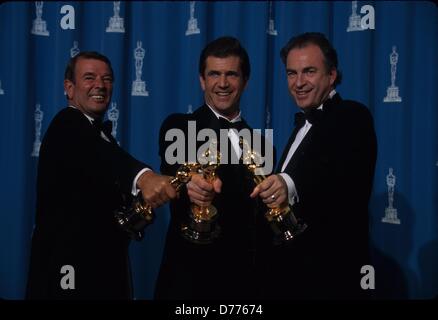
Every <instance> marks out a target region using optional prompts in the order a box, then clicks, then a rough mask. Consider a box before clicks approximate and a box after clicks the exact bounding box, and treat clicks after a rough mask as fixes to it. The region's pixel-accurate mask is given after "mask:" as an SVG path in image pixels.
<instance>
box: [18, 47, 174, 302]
mask: <svg viewBox="0 0 438 320" xmlns="http://www.w3.org/2000/svg"><path fill="white" fill-rule="evenodd" d="M113 80H114V75H113V70H112V67H111V63H110V61H109V59H108V58H107V57H105V56H103V55H101V54H99V53H97V52H82V53H79V54H78V55H77V56H75V57H74V58H72V59H71V60H70V62H69V64H68V65H67V68H66V71H65V77H64V89H65V92H66V95H67V100H68V107H66V108H64V109H62V110H61V111H60V112H59V113H58V114H57V115H56V116H55V117H54V119H53V120H52V122H51V124H50V126H49V128H48V129H47V132H46V134H45V136H44V139H43V141H42V144H41V149H40V158H39V163H38V178H37V205H36V221H35V229H34V231H33V236H32V249H31V257H30V267H29V277H28V286H27V293H26V297H27V298H29V299H129V298H131V297H132V290H131V276H130V268H129V258H128V245H129V237H128V233H127V232H126V231H125V230H123V229H122V228H121V227H120V226H119V225H118V223H117V222H116V219H115V217H114V211H115V210H116V209H118V208H119V207H120V206H121V205H122V204H124V201H123V199H124V198H125V199H126V198H127V197H128V196H133V195H135V194H136V193H137V192H138V191H141V193H142V196H143V199H144V200H145V202H146V203H148V204H150V205H151V206H152V207H153V208H155V207H158V206H160V205H162V204H164V203H165V202H166V201H168V200H170V199H172V198H174V197H175V196H176V193H175V190H174V189H173V187H172V186H171V185H170V183H169V177H166V176H161V175H159V174H156V173H154V172H153V171H152V170H151V169H150V168H149V167H148V166H147V165H145V164H144V163H142V162H140V161H138V160H136V159H134V158H133V157H132V156H130V155H129V154H128V153H127V152H125V151H124V150H122V149H121V148H120V147H119V146H118V144H117V142H116V141H115V139H114V138H113V137H112V135H111V128H108V127H107V126H105V125H102V119H103V117H104V114H105V112H106V110H107V109H108V105H109V103H110V100H111V94H112V89H113Z"/></svg>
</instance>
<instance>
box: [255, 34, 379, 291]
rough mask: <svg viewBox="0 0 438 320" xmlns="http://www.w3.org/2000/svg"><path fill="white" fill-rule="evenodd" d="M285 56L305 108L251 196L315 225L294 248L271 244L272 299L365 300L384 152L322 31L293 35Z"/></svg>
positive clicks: (291, 85)
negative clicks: (342, 91)
mask: <svg viewBox="0 0 438 320" xmlns="http://www.w3.org/2000/svg"><path fill="white" fill-rule="evenodd" d="M281 58H282V60H283V62H284V64H285V66H286V74H287V82H288V88H289V92H290V94H291V95H292V97H293V98H294V100H295V103H296V104H297V106H298V107H299V108H300V109H301V112H299V113H298V114H297V115H296V120H295V129H294V131H293V132H292V135H291V136H290V139H289V141H288V144H287V146H286V148H285V150H284V152H283V155H282V157H281V159H280V162H279V164H278V170H277V172H278V173H277V174H275V175H272V176H270V177H269V178H268V179H266V180H265V181H264V182H263V183H262V184H260V185H258V186H257V187H256V188H255V189H254V191H253V193H252V194H251V196H252V197H255V196H257V195H259V196H260V197H261V198H262V199H263V202H265V203H266V204H267V205H268V207H279V206H280V207H283V206H287V205H291V206H292V210H293V212H294V214H295V215H296V216H297V217H298V218H300V219H302V220H303V221H304V222H305V223H306V224H307V226H308V227H307V229H306V230H305V231H304V232H303V233H302V234H301V235H298V236H297V237H296V238H295V239H293V241H291V242H290V244H288V245H287V246H281V247H276V248H273V249H272V251H271V256H270V257H269V259H268V260H269V261H270V263H271V266H270V267H271V268H272V271H271V274H272V275H273V278H272V279H271V280H272V281H270V282H269V284H268V286H267V290H266V293H267V296H268V297H271V298H282V299H289V298H305V299H306V298H309V299H311V298H361V297H365V296H366V295H365V291H364V290H362V289H361V286H360V283H361V277H362V276H363V275H362V274H361V267H362V266H363V265H366V264H369V260H368V201H369V198H370V194H371V189H372V183H373V176H374V168H375V162H376V153H377V143H376V135H375V132H374V125H373V119H372V116H371V114H370V112H369V111H368V109H367V108H366V107H365V106H364V105H362V104H360V103H358V102H355V101H351V100H343V99H342V98H341V96H340V95H339V94H338V93H337V92H336V90H335V87H336V85H337V84H339V83H340V81H341V74H340V72H339V70H338V61H337V54H336V51H335V49H334V48H333V47H332V45H331V44H330V42H329V41H328V40H327V39H326V38H325V36H324V35H323V34H321V33H305V34H301V35H299V36H296V37H294V38H292V39H291V40H290V41H289V42H288V43H287V45H286V46H285V47H284V48H283V49H282V50H281ZM277 276H278V277H277ZM276 277H277V278H276Z"/></svg>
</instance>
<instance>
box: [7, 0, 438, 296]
mask: <svg viewBox="0 0 438 320" xmlns="http://www.w3.org/2000/svg"><path fill="white" fill-rule="evenodd" d="M306 31H320V32H323V33H325V34H326V35H327V36H328V37H329V39H330V40H331V41H332V42H333V44H334V46H335V47H336V48H337V50H338V54H339V59H340V68H341V70H342V71H343V74H344V81H343V83H342V84H341V85H340V86H339V87H338V89H337V90H338V92H340V93H341V95H342V96H343V97H344V98H348V99H355V100H358V101H360V102H362V103H364V104H365V105H367V106H368V107H369V109H370V110H371V112H372V114H373V115H374V120H375V125H376V131H377V136H378V144H379V152H378V160H377V168H376V173H375V183H374V191H373V194H372V199H371V203H370V209H371V215H370V223H371V227H372V228H371V230H372V234H371V242H372V246H373V265H374V267H375V270H376V289H375V290H376V291H377V295H378V296H379V297H384V298H431V297H435V296H437V295H438V272H437V271H438V221H437V220H438V200H437V199H438V185H437V182H438V139H437V138H438V126H437V119H438V114H437V113H438V111H437V109H438V108H437V101H438V90H437V88H438V86H437V83H438V81H437V71H438V59H437V58H438V43H437V40H438V9H437V7H436V6H435V5H434V4H433V3H432V2H417V1H415V2H414V1H403V2H396V1H391V2H385V1H374V2H373V1H342V2H307V1H306V2H304V1H303V2H283V1H275V2H261V1H257V2H246V1H245V2H240V1H233V2H203V1H196V2H188V1H187V2H182V1H181V2H112V1H108V2H76V1H72V2H8V3H3V4H2V5H0V46H1V49H0V153H1V158H0V177H1V179H0V217H1V223H0V298H6V299H21V298H23V296H24V290H25V284H26V278H27V267H28V258H29V249H30V240H31V238H30V237H31V232H32V228H33V220H34V214H35V212H34V206H35V178H36V167H37V162H38V150H39V143H40V141H41V139H42V136H43V135H44V133H45V131H46V128H47V126H48V124H49V123H50V121H51V119H52V118H53V116H54V115H55V114H56V113H57V112H58V111H59V110H60V109H61V108H63V107H65V106H66V100H65V97H64V93H63V73H64V68H65V65H66V63H67V61H68V59H69V58H70V56H72V55H74V54H76V52H77V51H78V50H96V51H100V52H102V53H104V54H105V55H107V56H108V57H109V58H110V59H111V60H112V62H113V67H114V71H115V76H116V82H115V89H114V94H113V100H112V101H113V104H112V106H111V108H112V113H111V115H112V116H111V119H112V121H114V123H117V128H116V131H115V132H114V135H115V136H116V138H117V140H118V141H119V142H120V144H121V145H122V146H123V147H124V148H125V149H127V150H128V151H129V152H131V153H132V154H133V155H134V156H136V157H138V158H139V159H141V160H142V161H144V162H146V163H149V164H151V165H152V166H153V167H154V168H156V169H158V168H159V157H158V143H157V141H158V132H159V127H160V125H161V122H162V121H163V120H164V118H165V117H166V116H167V115H168V114H170V113H173V112H191V110H193V109H195V108H197V107H198V106H199V105H200V104H201V103H202V97H203V94H202V91H201V89H200V86H199V80H198V72H197V64H198V57H199V54H200V51H201V50H202V48H203V47H204V46H205V45H206V44H207V42H209V41H211V40H213V39H214V38H216V37H218V36H222V35H232V36H235V37H237V38H239V39H240V40H241V42H242V43H243V45H244V46H245V47H246V48H247V50H248V53H249V55H250V59H251V65H252V74H251V78H250V81H249V86H248V88H247V90H246V91H245V93H244V95H243V99H242V103H241V105H242V112H243V115H244V117H245V118H246V119H247V120H248V122H249V123H250V125H252V126H253V127H255V128H262V129H263V128H273V129H274V143H275V146H276V147H277V149H278V150H280V151H281V150H282V149H283V147H284V146H285V144H286V141H287V138H288V137H289V134H290V132H291V130H292V127H293V121H292V119H293V115H294V113H295V112H296V111H297V108H296V106H295V104H294V103H293V101H292V99H291V98H290V97H289V95H288V91H287V86H286V75H285V72H284V67H283V65H282V63H281V61H280V58H279V51H280V49H281V47H282V46H283V45H284V44H285V43H286V42H287V40H288V39H289V38H290V37H291V36H293V35H296V34H298V33H301V32H306ZM67 183H68V182H67ZM350 183H351V188H355V187H356V186H355V181H354V180H352V181H351V182H350ZM334 201H336V199H334ZM66 205H68V204H66ZM167 210H168V209H167V207H164V208H162V209H160V210H159V212H158V219H157V220H156V222H155V224H154V225H152V226H151V227H149V229H148V230H147V235H146V238H145V239H144V240H143V241H142V242H140V243H133V244H132V245H131V257H132V265H133V271H134V285H135V295H136V297H137V298H141V299H150V298H151V297H152V292H153V288H154V284H155V279H156V276H157V273H158V268H159V264H160V260H161V257H162V254H163V252H162V249H163V241H164V238H165V232H166V229H167V223H168V211H167ZM354 211H355V208H354V207H353V208H351V213H352V219H354ZM333 218H334V219H336V217H333ZM346 241H348V239H346ZM352 250H354V248H352ZM327 263H329V262H327Z"/></svg>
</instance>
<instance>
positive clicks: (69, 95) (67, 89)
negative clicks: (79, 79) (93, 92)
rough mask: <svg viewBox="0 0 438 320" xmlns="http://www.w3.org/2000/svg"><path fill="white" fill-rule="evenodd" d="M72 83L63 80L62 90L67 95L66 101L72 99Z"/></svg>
mask: <svg viewBox="0 0 438 320" xmlns="http://www.w3.org/2000/svg"><path fill="white" fill-rule="evenodd" d="M74 86H75V85H74V83H73V82H71V81H70V80H67V79H66V80H64V90H65V93H66V94H67V98H68V100H71V99H73V91H74Z"/></svg>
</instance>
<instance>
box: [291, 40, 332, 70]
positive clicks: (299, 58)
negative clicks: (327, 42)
mask: <svg viewBox="0 0 438 320" xmlns="http://www.w3.org/2000/svg"><path fill="white" fill-rule="evenodd" d="M323 64H324V56H323V54H322V51H321V49H320V48H319V47H318V46H317V45H314V44H308V45H307V46H305V47H303V48H294V49H292V50H291V51H289V53H288V55H287V66H288V67H290V66H302V67H305V66H310V65H312V66H322V65H323Z"/></svg>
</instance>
